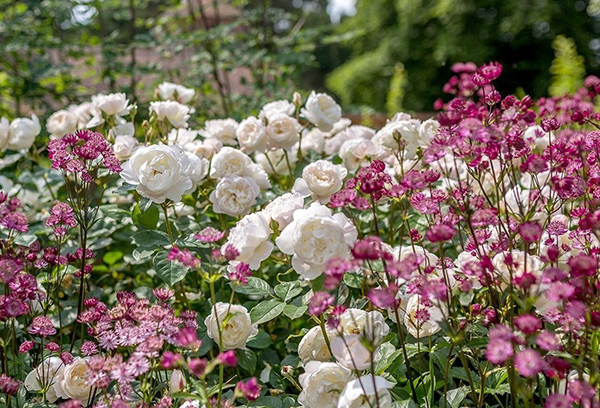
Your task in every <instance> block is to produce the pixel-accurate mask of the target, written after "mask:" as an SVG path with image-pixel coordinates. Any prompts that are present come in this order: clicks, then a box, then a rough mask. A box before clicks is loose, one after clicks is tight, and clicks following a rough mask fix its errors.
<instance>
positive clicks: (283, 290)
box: [275, 281, 302, 302]
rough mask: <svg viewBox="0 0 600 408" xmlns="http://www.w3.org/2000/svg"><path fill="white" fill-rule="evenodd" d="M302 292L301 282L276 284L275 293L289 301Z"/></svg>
mask: <svg viewBox="0 0 600 408" xmlns="http://www.w3.org/2000/svg"><path fill="white" fill-rule="evenodd" d="M301 293H302V288H301V287H300V282H298V281H294V282H284V283H282V284H280V285H277V286H275V295H277V297H279V299H281V300H283V301H284V302H289V301H290V300H292V299H293V298H295V297H296V296H298V295H299V294H301Z"/></svg>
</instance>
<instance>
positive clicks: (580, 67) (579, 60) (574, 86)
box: [549, 35, 585, 96]
mask: <svg viewBox="0 0 600 408" xmlns="http://www.w3.org/2000/svg"><path fill="white" fill-rule="evenodd" d="M552 48H554V54H555V57H554V60H553V61H552V65H551V66H550V73H551V74H552V77H553V78H552V84H551V85H550V89H549V91H550V95H552V96H561V95H564V94H573V93H575V92H576V91H577V90H578V89H579V88H580V87H581V86H582V85H583V78H584V77H585V64H584V59H583V57H582V56H580V55H579V54H577V48H576V47H575V42H574V41H573V40H572V39H571V38H565V37H564V36H562V35H559V36H557V37H556V38H555V39H554V41H553V42H552Z"/></svg>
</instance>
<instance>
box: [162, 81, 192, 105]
mask: <svg viewBox="0 0 600 408" xmlns="http://www.w3.org/2000/svg"><path fill="white" fill-rule="evenodd" d="M157 91H158V95H159V96H160V99H162V100H163V101H177V102H179V103H182V104H184V105H187V104H189V103H190V102H191V101H192V99H193V98H194V95H195V94H196V91H194V90H193V89H191V88H186V87H185V86H183V85H179V84H174V83H172V82H163V83H161V84H160V85H158V88H157Z"/></svg>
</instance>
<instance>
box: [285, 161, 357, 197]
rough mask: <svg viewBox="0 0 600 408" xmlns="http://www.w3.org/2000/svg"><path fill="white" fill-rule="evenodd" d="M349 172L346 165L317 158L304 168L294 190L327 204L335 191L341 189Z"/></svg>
mask: <svg viewBox="0 0 600 408" xmlns="http://www.w3.org/2000/svg"><path fill="white" fill-rule="evenodd" d="M347 174H348V170H346V168H345V167H344V166H341V165H339V164H333V163H332V162H330V161H328V160H317V161H316V162H314V163H311V164H309V165H308V166H306V167H305V168H304V170H302V178H299V179H296V182H295V183H294V188H293V189H292V191H295V192H298V193H300V194H302V195H304V196H305V197H307V196H311V197H312V198H313V200H315V201H319V202H320V203H321V204H325V203H327V202H328V201H329V199H330V198H331V196H332V195H333V194H334V193H336V192H338V191H340V190H341V188H342V186H343V185H344V178H345V177H346V175H347Z"/></svg>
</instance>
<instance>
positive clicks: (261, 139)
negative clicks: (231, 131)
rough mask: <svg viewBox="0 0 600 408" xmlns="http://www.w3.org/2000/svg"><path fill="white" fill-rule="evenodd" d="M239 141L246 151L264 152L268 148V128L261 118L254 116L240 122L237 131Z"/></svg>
mask: <svg viewBox="0 0 600 408" xmlns="http://www.w3.org/2000/svg"><path fill="white" fill-rule="evenodd" d="M235 135H236V137H237V141H238V143H239V144H240V147H241V148H242V149H243V150H244V152H246V153H248V154H250V153H254V152H264V151H265V150H266V149H267V129H266V128H265V125H263V123H262V121H261V120H260V119H257V118H256V117H254V116H250V117H249V118H246V119H244V120H243V121H241V122H240V124H239V126H238V127H237V129H236V131H235Z"/></svg>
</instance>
